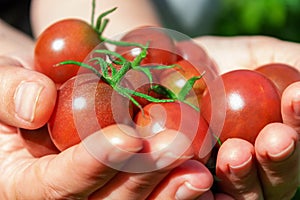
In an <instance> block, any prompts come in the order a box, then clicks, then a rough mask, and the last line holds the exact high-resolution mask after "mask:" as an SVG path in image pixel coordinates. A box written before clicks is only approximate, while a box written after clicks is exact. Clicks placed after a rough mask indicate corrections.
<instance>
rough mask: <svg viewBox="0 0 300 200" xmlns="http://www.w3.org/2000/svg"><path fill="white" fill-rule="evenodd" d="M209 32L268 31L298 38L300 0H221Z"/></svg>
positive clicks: (242, 32) (266, 32) (231, 33)
mask: <svg viewBox="0 0 300 200" xmlns="http://www.w3.org/2000/svg"><path fill="white" fill-rule="evenodd" d="M220 3H221V5H220V9H219V14H218V16H217V19H216V21H215V22H216V23H215V24H214V26H213V29H212V34H217V35H237V34H239V35H241V34H242V35H244V34H245V35H253V34H254V35H257V34H262V35H269V36H274V37H278V38H280V39H285V40H290V41H295V42H300V28H299V24H300V23H299V22H300V0H222V1H220Z"/></svg>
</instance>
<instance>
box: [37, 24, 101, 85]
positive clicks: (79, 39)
mask: <svg viewBox="0 0 300 200" xmlns="http://www.w3.org/2000/svg"><path fill="white" fill-rule="evenodd" d="M100 42H101V41H100V39H99V36H98V34H97V32H96V31H94V29H93V28H92V27H91V26H90V25H89V24H88V23H86V22H85V21H82V20H79V19H65V20H61V21H58V22H56V23H54V24H53V25H51V26H50V27H48V28H47V29H46V30H45V31H43V33H42V34H41V35H40V36H39V38H38V40H37V41H36V45H35V51H34V62H35V68H36V70H37V71H39V72H42V73H44V74H45V75H47V76H49V77H50V78H51V79H52V80H53V81H54V82H56V83H63V82H65V81H66V80H68V79H69V78H71V77H73V76H75V75H76V74H77V72H78V70H79V66H77V65H62V66H55V65H56V64H58V63H60V62H62V61H66V60H74V61H78V62H82V61H84V60H85V58H86V57H87V55H88V54H89V53H90V52H91V51H92V50H93V49H94V48H95V47H96V46H97V45H99V44H100Z"/></svg>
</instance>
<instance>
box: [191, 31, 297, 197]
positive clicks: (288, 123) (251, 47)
mask: <svg viewBox="0 0 300 200" xmlns="http://www.w3.org/2000/svg"><path fill="white" fill-rule="evenodd" d="M196 41H197V42H198V43H199V44H200V45H201V46H203V47H204V48H205V49H206V50H207V52H208V54H209V55H210V56H211V58H212V59H213V60H214V61H215V62H216V63H217V65H218V66H219V70H220V73H221V74H222V73H225V72H228V71H231V70H235V69H241V68H243V69H255V68H256V67H258V66H261V65H263V64H268V63H273V62H277V63H285V64H289V65H291V66H294V67H295V68H297V69H298V70H300V58H299V56H298V55H299V53H300V44H297V43H292V42H287V41H282V40H278V39H275V38H270V37H263V36H252V37H247V36H243V37H200V38H197V39H196ZM299 91H300V82H296V83H293V84H292V85H290V86H289V87H288V88H286V90H285V91H284V93H283V95H282V105H281V110H282V117H283V123H272V124H268V125H267V126H266V127H264V128H263V129H262V130H261V132H260V133H259V135H258V137H257V139H256V141H255V144H254V145H252V144H250V143H249V142H247V141H245V140H241V139H238V138H232V139H228V140H227V141H225V142H224V143H223V144H222V146H221V147H220V149H219V152H218V156H217V163H216V175H217V177H218V178H219V179H220V180H219V181H218V186H219V187H220V189H221V191H222V192H224V193H227V194H230V195H231V196H232V197H234V198H235V199H247V200H248V199H272V200H273V199H291V198H292V197H293V195H294V194H295V192H296V190H297V187H298V185H299V184H300V182H299V174H300V164H299V163H300V155H299V154H300V147H299V145H300V144H299V135H300V117H299V116H300V111H299V110H300V106H299V105H300V103H299V102H300V92H299Z"/></svg>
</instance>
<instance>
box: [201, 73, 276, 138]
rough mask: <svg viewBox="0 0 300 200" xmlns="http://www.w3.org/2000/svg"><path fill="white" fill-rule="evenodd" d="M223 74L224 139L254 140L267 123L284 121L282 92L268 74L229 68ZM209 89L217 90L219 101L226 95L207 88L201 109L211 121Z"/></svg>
mask: <svg viewBox="0 0 300 200" xmlns="http://www.w3.org/2000/svg"><path fill="white" fill-rule="evenodd" d="M221 78H222V80H223V83H224V89H225V95H226V96H225V100H226V113H225V122H224V126H223V129H222V131H221V133H220V136H219V137H220V138H219V139H220V141H221V142H224V141H225V140H226V139H228V138H242V139H245V140H247V141H249V142H251V143H253V144H254V142H255V139H256V137H257V135H258V133H259V132H260V130H261V129H262V128H263V127H264V126H266V125H267V124H269V123H271V122H281V121H282V119H281V111H280V109H281V107H280V106H281V105H280V103H281V102H280V96H279V93H278V91H277V88H276V86H275V85H274V84H273V83H272V82H271V81H270V80H269V79H268V78H266V77H265V76H263V75H262V74H260V73H258V72H255V71H251V70H234V71H230V72H227V73H225V74H223V75H221ZM210 92H214V94H215V95H214V96H215V98H216V99H215V101H216V102H217V101H218V100H220V101H222V99H224V98H222V96H220V95H218V94H222V92H219V91H208V90H206V91H205V92H204V94H203V96H202V99H201V105H200V110H201V112H202V114H203V117H204V118H205V119H206V120H207V121H208V123H210V118H211V106H212V105H211V99H210ZM217 103H218V102H217ZM222 103H223V102H219V104H222ZM221 114H222V113H221Z"/></svg>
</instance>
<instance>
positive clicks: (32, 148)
mask: <svg viewBox="0 0 300 200" xmlns="http://www.w3.org/2000/svg"><path fill="white" fill-rule="evenodd" d="M19 133H20V136H21V138H22V140H23V144H24V146H25V148H26V149H27V151H29V153H31V155H32V156H34V157H37V158H39V157H42V156H46V155H50V154H57V153H59V150H58V149H57V148H56V146H55V145H54V144H53V142H52V140H51V137H50V135H49V132H48V127H47V126H43V127H41V128H39V129H37V130H27V129H20V132H19Z"/></svg>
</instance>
